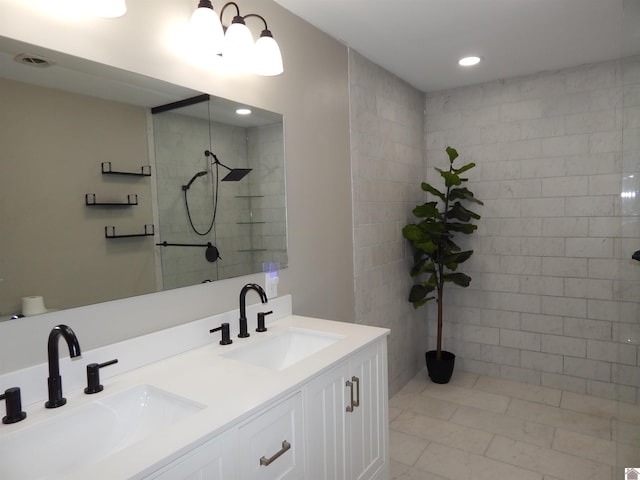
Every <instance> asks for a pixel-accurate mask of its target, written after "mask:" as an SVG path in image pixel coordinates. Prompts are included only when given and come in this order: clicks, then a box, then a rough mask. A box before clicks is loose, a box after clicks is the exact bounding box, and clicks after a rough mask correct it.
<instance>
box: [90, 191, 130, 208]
mask: <svg viewBox="0 0 640 480" xmlns="http://www.w3.org/2000/svg"><path fill="white" fill-rule="evenodd" d="M84 201H85V204H86V205H87V206H88V207H100V206H103V207H130V206H133V205H138V195H137V194H135V193H130V194H129V195H127V201H126V202H98V200H97V198H96V194H95V193H86V194H85V196H84Z"/></svg>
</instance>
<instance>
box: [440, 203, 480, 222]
mask: <svg viewBox="0 0 640 480" xmlns="http://www.w3.org/2000/svg"><path fill="white" fill-rule="evenodd" d="M449 218H455V219H457V220H460V221H461V222H469V221H471V219H472V218H475V219H476V220H478V219H479V218H480V215H478V214H477V213H475V212H472V211H471V210H469V209H467V208H465V207H464V206H463V205H462V204H461V203H460V202H455V203H454V204H453V205H451V206H450V207H449V210H448V211H447V219H449Z"/></svg>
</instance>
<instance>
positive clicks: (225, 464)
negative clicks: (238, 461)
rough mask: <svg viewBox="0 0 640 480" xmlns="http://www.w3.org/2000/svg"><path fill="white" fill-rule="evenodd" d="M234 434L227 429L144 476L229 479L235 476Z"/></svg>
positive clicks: (160, 479) (171, 479) (163, 479)
mask: <svg viewBox="0 0 640 480" xmlns="http://www.w3.org/2000/svg"><path fill="white" fill-rule="evenodd" d="M234 435H235V431H233V430H230V431H227V432H225V433H223V434H221V435H219V436H218V437H216V438H214V439H212V440H209V441H208V442H206V443H205V444H204V445H201V446H200V447H198V448H196V449H195V450H193V451H191V452H189V453H187V454H186V455H184V456H183V457H180V458H179V459H178V460H176V461H174V462H172V463H171V464H169V465H167V466H166V467H164V468H162V469H160V470H159V471H157V472H155V473H153V474H151V475H149V476H147V477H145V480H147V479H149V480H150V479H154V480H202V479H204V478H206V479H207V480H230V479H232V478H235V469H234V466H235V465H234V451H233V447H234Z"/></svg>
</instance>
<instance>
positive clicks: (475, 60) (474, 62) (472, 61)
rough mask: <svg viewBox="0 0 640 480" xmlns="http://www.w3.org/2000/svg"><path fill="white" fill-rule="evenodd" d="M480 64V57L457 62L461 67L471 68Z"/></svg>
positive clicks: (465, 58) (466, 58)
mask: <svg viewBox="0 0 640 480" xmlns="http://www.w3.org/2000/svg"><path fill="white" fill-rule="evenodd" d="M479 63H480V57H464V58H461V59H460V60H458V65H462V66H463V67H471V66H473V65H477V64H479Z"/></svg>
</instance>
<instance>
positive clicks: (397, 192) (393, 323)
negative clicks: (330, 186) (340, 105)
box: [328, 50, 462, 395]
mask: <svg viewBox="0 0 640 480" xmlns="http://www.w3.org/2000/svg"><path fill="white" fill-rule="evenodd" d="M349 76H350V88H351V93H350V95H351V98H350V103H351V121H350V123H351V179H352V185H353V212H354V248H355V251H354V257H355V286H354V288H355V292H356V312H355V315H356V322H357V323H363V324H369V325H376V326H380V327H386V328H390V329H391V335H390V337H389V340H388V354H389V392H390V394H391V395H393V394H394V393H395V392H397V391H398V390H400V388H402V387H403V386H404V385H405V384H406V383H407V382H408V381H409V380H410V379H411V378H413V376H414V375H415V374H416V373H417V372H418V371H419V370H420V369H421V368H423V366H424V351H425V350H426V348H425V346H426V345H427V338H426V321H425V320H426V313H427V312H426V310H423V309H419V310H414V308H413V307H412V306H411V304H410V303H409V302H408V301H407V297H408V292H409V288H410V285H411V278H410V277H409V268H410V264H411V252H410V251H409V249H408V245H407V244H406V242H405V240H404V239H403V238H402V233H401V230H402V227H403V226H404V225H405V224H406V223H408V222H409V221H410V220H411V217H412V215H411V210H412V209H413V207H414V206H415V205H417V204H418V203H422V202H423V201H424V192H422V190H421V188H420V182H421V181H422V180H424V179H425V173H426V166H425V160H424V153H423V151H424V95H423V94H422V93H421V92H419V91H417V90H416V89H415V88H413V87H411V86H410V85H408V84H406V83H405V82H403V81H402V80H399V79H398V78H397V77H395V76H394V75H392V74H391V73H389V72H387V71H385V70H384V69H382V68H380V67H378V66H377V65H375V64H373V63H371V62H370V61H368V60H367V59H366V58H364V57H362V56H361V55H359V54H358V53H356V52H354V51H353V50H350V51H349ZM443 121H444V122H446V123H447V124H449V125H451V126H456V125H460V124H461V121H462V120H461V117H460V115H459V114H457V115H453V116H451V117H448V116H444V117H443ZM328 193H329V192H328Z"/></svg>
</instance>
